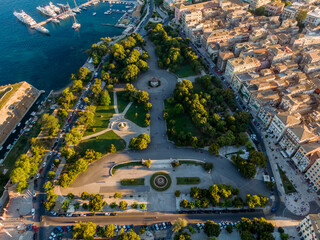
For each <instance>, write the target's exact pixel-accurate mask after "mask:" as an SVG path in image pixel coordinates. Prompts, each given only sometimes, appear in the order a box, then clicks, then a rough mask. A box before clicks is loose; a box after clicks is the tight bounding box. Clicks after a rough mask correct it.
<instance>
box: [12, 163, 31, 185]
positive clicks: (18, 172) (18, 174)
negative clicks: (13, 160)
mask: <svg viewBox="0 0 320 240" xmlns="http://www.w3.org/2000/svg"><path fill="white" fill-rule="evenodd" d="M27 177H28V176H27V174H26V173H25V171H24V170H23V169H22V168H21V167H18V168H15V169H13V170H12V172H11V174H10V178H11V181H12V182H13V183H17V182H20V181H26V179H27Z"/></svg>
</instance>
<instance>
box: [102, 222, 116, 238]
mask: <svg viewBox="0 0 320 240" xmlns="http://www.w3.org/2000/svg"><path fill="white" fill-rule="evenodd" d="M104 235H105V237H106V238H113V237H114V236H115V235H116V233H115V226H114V225H113V224H111V225H107V226H106V230H105V234H104Z"/></svg>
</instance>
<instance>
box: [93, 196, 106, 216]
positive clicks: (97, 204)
mask: <svg viewBox="0 0 320 240" xmlns="http://www.w3.org/2000/svg"><path fill="white" fill-rule="evenodd" d="M106 204H107V203H106V202H105V201H103V197H102V196H101V195H100V194H96V195H94V196H93V197H90V201H89V210H90V211H91V212H98V211H101V210H102V208H103V207H104V206H105V205H106Z"/></svg>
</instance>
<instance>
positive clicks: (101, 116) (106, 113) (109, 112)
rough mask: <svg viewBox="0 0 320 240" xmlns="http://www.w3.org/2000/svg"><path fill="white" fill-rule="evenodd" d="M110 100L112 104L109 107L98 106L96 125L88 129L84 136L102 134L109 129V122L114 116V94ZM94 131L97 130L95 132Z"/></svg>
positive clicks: (95, 118)
mask: <svg viewBox="0 0 320 240" xmlns="http://www.w3.org/2000/svg"><path fill="white" fill-rule="evenodd" d="M110 98H111V103H110V105H109V106H97V109H96V113H95V115H94V124H93V125H92V126H91V127H90V128H88V129H87V131H86V132H85V133H84V136H88V135H91V134H94V133H97V132H101V131H102V130H105V129H106V128H107V127H108V124H109V120H110V118H112V116H113V114H114V105H113V93H111V94H110ZM93 129H95V131H94V132H93Z"/></svg>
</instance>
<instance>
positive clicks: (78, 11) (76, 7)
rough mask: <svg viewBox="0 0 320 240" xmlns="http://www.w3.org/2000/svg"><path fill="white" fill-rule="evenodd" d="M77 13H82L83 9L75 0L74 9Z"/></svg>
mask: <svg viewBox="0 0 320 240" xmlns="http://www.w3.org/2000/svg"><path fill="white" fill-rule="evenodd" d="M72 11H73V12H75V13H81V9H80V8H79V7H78V5H77V3H76V0H74V9H72Z"/></svg>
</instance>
